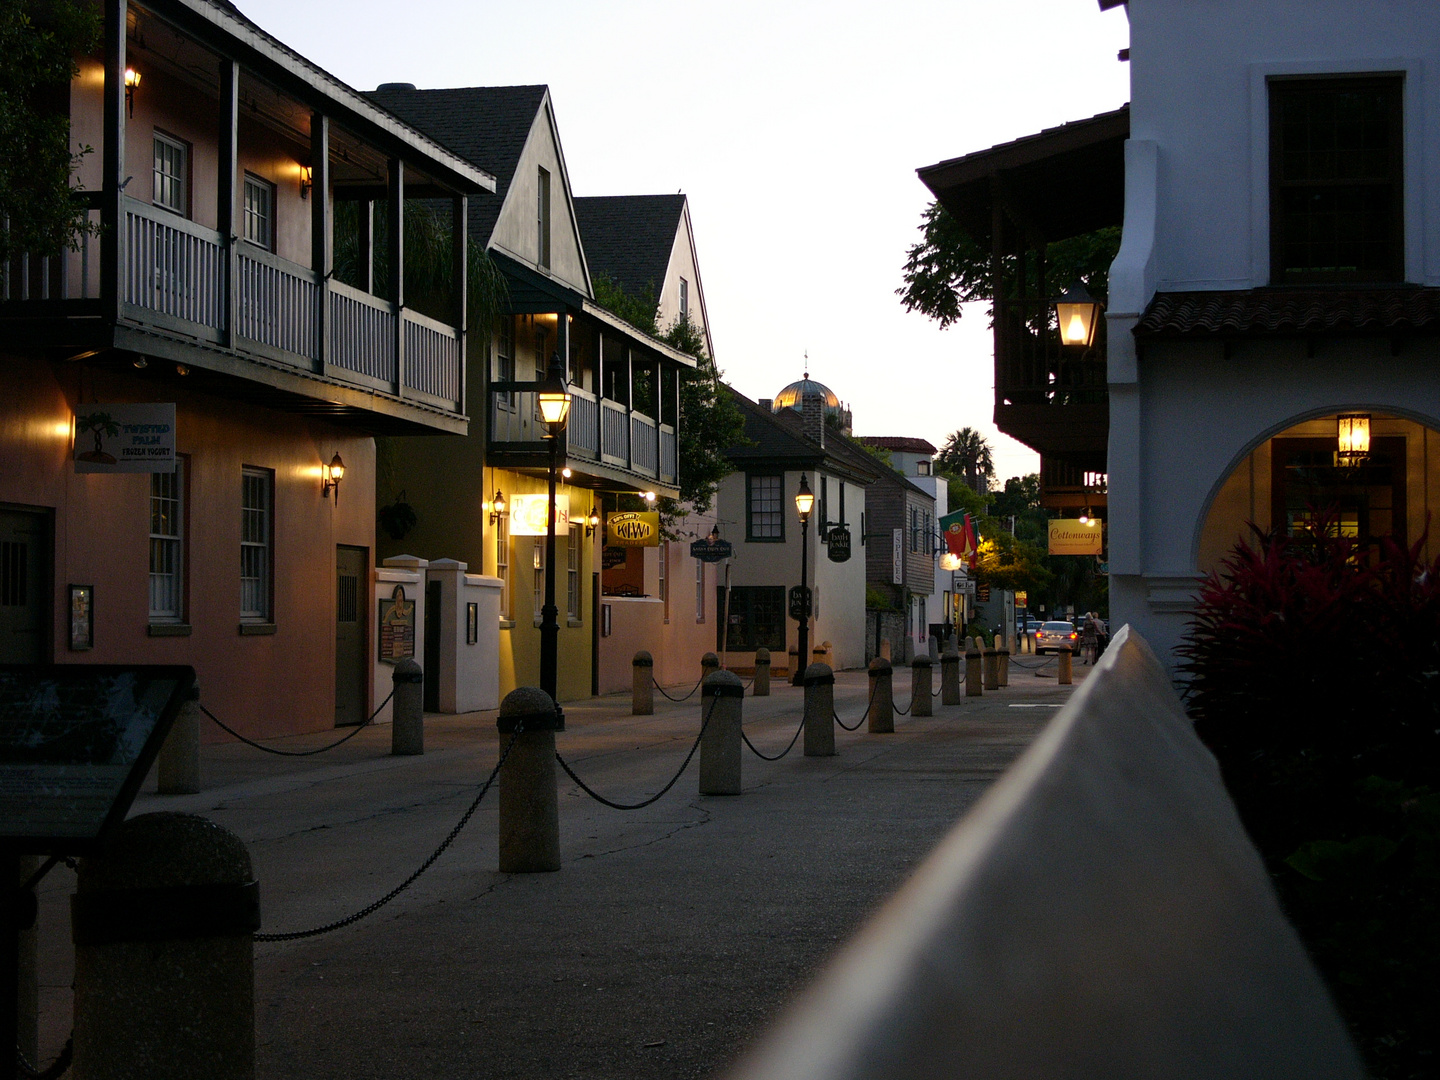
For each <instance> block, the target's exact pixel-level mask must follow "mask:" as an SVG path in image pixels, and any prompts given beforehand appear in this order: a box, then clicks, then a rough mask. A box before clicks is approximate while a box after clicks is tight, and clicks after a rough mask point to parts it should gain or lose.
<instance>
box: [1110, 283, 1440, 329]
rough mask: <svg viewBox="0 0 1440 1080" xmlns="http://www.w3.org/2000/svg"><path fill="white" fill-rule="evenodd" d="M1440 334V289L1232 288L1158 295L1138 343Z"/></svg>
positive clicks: (1144, 317) (1147, 312)
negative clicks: (1143, 341)
mask: <svg viewBox="0 0 1440 1080" xmlns="http://www.w3.org/2000/svg"><path fill="white" fill-rule="evenodd" d="M1402 331H1412V332H1413V331H1423V332H1426V333H1436V332H1440V289H1434V288H1417V287H1414V286H1395V287H1390V288H1376V289H1328V288H1316V289H1231V290H1224V291H1213V292H1160V293H1156V294H1155V297H1154V299H1152V300H1151V301H1150V305H1149V306H1148V307H1147V308H1146V309H1145V314H1144V315H1142V316H1141V317H1140V321H1139V323H1138V324H1137V325H1136V326H1135V331H1134V333H1135V336H1136V337H1137V338H1139V339H1142V340H1143V339H1152V338H1184V337H1230V336H1252V335H1287V334H1347V333H1348V334H1390V333H1399V332H1402Z"/></svg>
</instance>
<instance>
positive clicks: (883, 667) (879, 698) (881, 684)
mask: <svg viewBox="0 0 1440 1080" xmlns="http://www.w3.org/2000/svg"><path fill="white" fill-rule="evenodd" d="M893 674H894V669H893V668H892V667H891V666H890V661H889V660H886V659H885V658H884V657H883V656H877V657H876V658H875V659H874V660H871V661H870V726H869V728H868V730H869V732H870V734H872V735H887V734H889V733H891V732H893V731H894V730H895V697H894V693H893V689H892V687H891V685H890V679H891V676H892V675H893Z"/></svg>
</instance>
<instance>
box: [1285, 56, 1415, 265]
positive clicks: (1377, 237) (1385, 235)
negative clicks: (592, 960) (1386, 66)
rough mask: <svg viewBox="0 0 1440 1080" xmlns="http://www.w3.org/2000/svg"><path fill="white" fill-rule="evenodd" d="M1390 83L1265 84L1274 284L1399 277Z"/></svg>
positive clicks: (1399, 155)
mask: <svg viewBox="0 0 1440 1080" xmlns="http://www.w3.org/2000/svg"><path fill="white" fill-rule="evenodd" d="M1402 87H1403V83H1402V80H1401V78H1400V77H1399V76H1382V77H1378V78H1377V77H1356V78H1333V79H1288V78H1276V79H1272V80H1271V82H1270V278H1271V283H1272V284H1274V285H1287V284H1316V283H1326V282H1377V281H1400V280H1402V279H1403V278H1404V274H1405V267H1404V261H1405V250H1404V248H1405V243H1404V189H1403V184H1402V181H1401V176H1402V170H1403V167H1404V131H1403V127H1402V123H1401V119H1402V114H1401V90H1402Z"/></svg>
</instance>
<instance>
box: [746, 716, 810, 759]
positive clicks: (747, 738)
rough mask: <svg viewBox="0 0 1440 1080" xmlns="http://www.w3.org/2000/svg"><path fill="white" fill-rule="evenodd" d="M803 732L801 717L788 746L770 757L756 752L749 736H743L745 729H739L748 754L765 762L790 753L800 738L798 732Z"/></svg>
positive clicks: (803, 721)
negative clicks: (747, 748)
mask: <svg viewBox="0 0 1440 1080" xmlns="http://www.w3.org/2000/svg"><path fill="white" fill-rule="evenodd" d="M804 730H805V717H804V716H801V717H800V726H799V727H797V728H796V729H795V734H794V735H791V736H790V745H789V746H787V747H785V749H784V750H782V751H780V753H778V754H776V755H775V756H774V757H771V756H770V755H769V754H762V753H761V752H760V751H759V750H756V749H755V744H754V743H752V742H751V741H750V736H749V735H746V734H745V729H744V728H743V727H742V728H741V729H740V738H742V739H744V740H745V745H746V746H748V747H749V748H750V752H751V753H753V754H754V755H755V756H756V757H758V758H761V759H763V760H765V761H779V760H780V759H781V758H783V757H784V756H785V755H786V754H788V753H790V751H791V750H794V749H795V742H796V740H798V739H799V738H800V732H802V731H804Z"/></svg>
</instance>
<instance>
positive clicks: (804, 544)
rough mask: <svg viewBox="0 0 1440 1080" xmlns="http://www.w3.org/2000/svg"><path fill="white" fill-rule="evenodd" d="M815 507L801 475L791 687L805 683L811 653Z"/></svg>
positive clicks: (797, 509)
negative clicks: (797, 609)
mask: <svg viewBox="0 0 1440 1080" xmlns="http://www.w3.org/2000/svg"><path fill="white" fill-rule="evenodd" d="M814 506H815V493H814V492H813V491H811V490H810V481H809V480H808V479H807V478H806V476H805V474H804V473H801V474H800V490H799V491H797V492H796V493H795V510H796V512H797V513H798V514H799V515H800V655H799V657H798V658H797V659H796V661H795V674H794V675H793V676H792V677H791V679H790V685H791V686H800V685H801V684H802V683H803V682H804V681H805V658H806V656H808V655H809V652H810V588H809V582H810V511H811V510H812V509H814Z"/></svg>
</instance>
